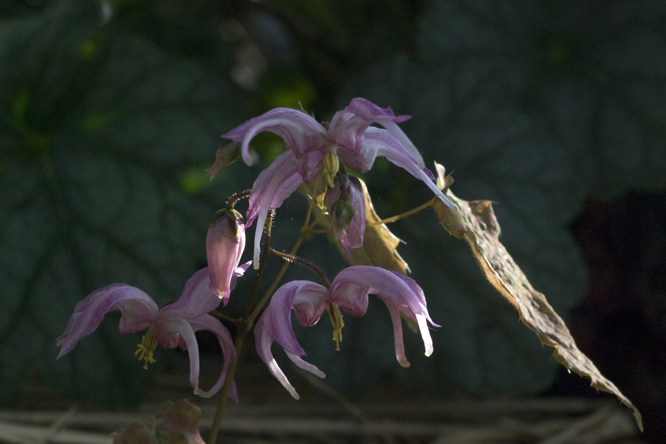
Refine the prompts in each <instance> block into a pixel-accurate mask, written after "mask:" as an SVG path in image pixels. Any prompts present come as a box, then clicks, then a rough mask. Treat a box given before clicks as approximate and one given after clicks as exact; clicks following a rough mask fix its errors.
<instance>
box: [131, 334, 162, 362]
mask: <svg viewBox="0 0 666 444" xmlns="http://www.w3.org/2000/svg"><path fill="white" fill-rule="evenodd" d="M138 347H139V348H138V350H137V351H135V352H134V356H138V357H139V361H141V360H142V359H143V360H144V361H145V363H144V364H143V368H144V369H146V370H148V363H151V364H154V363H155V362H157V361H155V358H153V352H154V351H155V348H156V347H157V339H155V336H153V330H152V329H150V328H149V329H148V332H146V334H145V335H143V338H142V339H141V344H139V345H138Z"/></svg>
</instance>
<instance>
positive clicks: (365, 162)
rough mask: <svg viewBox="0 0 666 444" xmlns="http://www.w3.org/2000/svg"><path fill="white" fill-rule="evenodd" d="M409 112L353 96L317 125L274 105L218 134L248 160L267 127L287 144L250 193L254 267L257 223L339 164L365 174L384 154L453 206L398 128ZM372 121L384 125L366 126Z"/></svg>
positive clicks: (330, 174) (258, 234)
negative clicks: (397, 111) (398, 112)
mask: <svg viewBox="0 0 666 444" xmlns="http://www.w3.org/2000/svg"><path fill="white" fill-rule="evenodd" d="M407 119H409V116H396V115H395V114H393V111H392V110H391V108H386V109H382V108H380V107H378V106H377V105H375V104H373V103H371V102H369V101H368V100H366V99H362V98H356V99H353V100H352V101H351V103H350V104H349V105H348V106H347V107H346V108H345V109H343V110H342V111H338V112H337V113H335V115H334V116H333V120H332V121H331V123H330V125H326V126H324V125H322V124H320V123H319V122H317V121H316V120H315V119H314V118H312V117H311V116H309V115H308V114H306V113H304V112H302V111H297V110H294V109H289V108H275V109H273V110H270V111H268V112H266V113H264V114H263V115H261V116H259V117H255V118H254V119H251V120H248V121H247V122H245V123H244V124H242V125H240V126H239V127H237V128H235V129H233V130H231V131H230V132H228V133H226V134H224V135H222V137H224V138H226V139H229V140H232V141H234V142H238V143H241V153H242V156H243V160H244V161H245V163H246V164H248V165H249V164H250V153H249V143H250V141H251V140H252V138H254V136H256V135H257V134H258V133H260V132H262V131H270V132H272V133H275V134H277V135H278V136H280V137H281V138H282V139H284V141H285V143H286V144H287V146H288V147H289V148H290V149H289V150H287V151H286V152H284V153H282V154H280V155H279V156H278V157H277V158H276V159H275V160H274V161H273V163H272V164H271V165H270V166H269V167H268V168H266V169H265V170H264V171H263V172H262V173H261V174H260V175H259V177H257V179H256V181H255V182H254V185H253V187H252V194H251V195H250V206H249V208H248V211H247V225H248V226H250V225H251V224H252V223H253V221H254V220H255V219H257V229H256V232H255V237H254V266H255V268H256V267H258V266H259V251H260V242H261V236H262V233H263V226H264V223H265V221H266V217H267V215H268V212H269V211H270V210H272V209H275V208H278V207H279V206H280V205H282V202H283V201H284V200H285V199H286V198H287V197H288V196H289V195H291V193H293V192H294V190H296V188H298V186H299V185H300V184H301V183H302V182H303V181H305V182H308V183H310V182H311V181H312V180H313V179H314V178H315V177H317V176H318V175H319V174H321V173H322V172H324V173H325V174H326V175H327V176H328V182H329V184H331V187H332V177H333V176H335V174H336V173H337V168H338V166H339V162H343V163H344V164H345V165H347V166H348V167H350V168H353V169H354V170H356V171H359V172H361V173H365V172H367V171H368V170H369V169H370V168H371V167H372V164H373V163H374V161H375V158H376V157H377V156H380V157H385V158H386V159H388V160H389V161H391V162H392V163H394V164H396V165H397V166H399V167H401V168H403V169H405V170H406V171H408V172H409V173H411V174H412V175H413V176H414V177H416V178H418V179H421V180H422V181H423V182H424V183H425V184H426V185H427V186H428V187H429V188H430V189H431V190H432V191H433V192H434V193H435V194H436V195H437V196H438V197H439V198H440V199H441V200H442V201H443V202H444V203H445V204H446V205H448V206H449V207H451V208H452V209H456V206H455V204H454V203H453V202H451V201H450V200H449V199H448V198H447V197H446V196H444V194H442V192H441V191H440V190H439V189H438V188H437V187H436V186H435V184H434V183H433V179H434V175H433V174H432V173H431V172H430V171H429V170H428V169H426V168H425V165H424V162H423V158H422V157H421V154H420V153H419V152H418V150H417V149H416V147H415V146H414V144H413V143H412V142H411V141H410V140H409V138H408V137H407V136H406V135H405V133H404V132H403V131H402V130H401V129H400V128H399V127H398V125H397V124H398V123H401V122H404V121H405V120H407ZM373 123H377V124H380V125H382V126H383V127H384V128H376V127H372V126H370V125H371V124H373Z"/></svg>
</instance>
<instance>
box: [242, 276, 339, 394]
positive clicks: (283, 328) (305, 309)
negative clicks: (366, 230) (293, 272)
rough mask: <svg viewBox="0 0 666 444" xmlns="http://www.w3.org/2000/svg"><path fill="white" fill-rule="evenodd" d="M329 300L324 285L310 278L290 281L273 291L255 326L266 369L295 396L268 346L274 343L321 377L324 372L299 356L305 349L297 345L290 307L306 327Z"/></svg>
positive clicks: (302, 354) (259, 351)
mask: <svg viewBox="0 0 666 444" xmlns="http://www.w3.org/2000/svg"><path fill="white" fill-rule="evenodd" d="M328 303H329V293H328V290H327V289H326V288H325V287H323V286H321V285H319V284H316V283H314V282H310V281H291V282H289V283H287V284H285V285H283V286H282V287H280V288H279V289H278V290H277V291H276V292H275V294H274V295H273V298H272V299H271V302H270V303H269V304H268V307H266V310H265V311H264V313H263V314H262V315H261V317H260V318H259V321H258V322H257V324H256V326H255V327H254V336H255V341H256V345H257V354H258V355H259V357H260V358H261V360H262V361H264V363H265V364H266V365H267V366H268V370H269V371H270V373H271V374H272V375H273V376H274V377H275V379H277V380H278V381H280V383H281V384H282V385H283V386H284V388H286V389H287V390H288V391H289V393H291V396H293V397H294V398H295V399H299V396H298V393H296V390H295V389H294V387H293V386H292V385H291V384H290V383H289V380H288V379H287V377H286V376H285V375H284V373H283V372H282V370H281V369H280V367H279V366H278V364H277V362H276V361H275V358H274V357H273V353H272V352H271V346H272V345H273V342H277V343H278V344H279V345H280V346H282V348H284V350H285V351H286V352H287V356H289V358H290V359H291V360H292V361H293V362H294V363H295V364H296V365H298V366H299V367H300V368H302V369H304V370H307V371H309V372H312V373H314V374H315V375H317V376H320V377H323V376H322V375H323V373H322V372H321V371H320V370H319V369H318V368H317V367H315V366H314V365H312V364H308V363H306V362H305V361H303V360H302V359H300V357H301V356H304V355H305V350H303V349H302V348H301V346H300V345H299V344H298V341H297V340H296V336H295V335H294V330H293V328H292V326H291V309H292V307H293V309H294V310H295V311H296V318H297V319H298V321H299V322H300V323H301V324H302V325H304V326H307V327H309V326H312V325H314V324H316V323H317V321H318V320H319V318H320V317H321V315H322V314H323V313H324V311H326V307H327V306H328Z"/></svg>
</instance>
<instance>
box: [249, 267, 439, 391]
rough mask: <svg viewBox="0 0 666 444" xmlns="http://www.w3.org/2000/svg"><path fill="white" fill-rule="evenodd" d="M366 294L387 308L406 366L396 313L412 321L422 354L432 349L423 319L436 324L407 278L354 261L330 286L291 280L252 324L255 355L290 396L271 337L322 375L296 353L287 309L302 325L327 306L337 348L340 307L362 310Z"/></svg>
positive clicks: (305, 367) (352, 311)
mask: <svg viewBox="0 0 666 444" xmlns="http://www.w3.org/2000/svg"><path fill="white" fill-rule="evenodd" d="M369 294H376V295H377V296H379V298H380V299H382V301H384V303H385V304H386V307H387V308H388V311H389V313H390V315H391V319H392V322H393V336H394V341H395V355H396V358H397V360H398V363H399V364H400V365H401V366H403V367H409V361H407V358H406V356H405V347H404V343H403V337H402V321H401V319H400V313H403V314H405V315H406V316H407V317H409V318H410V319H412V320H414V321H416V323H417V324H418V326H419V330H420V332H421V337H422V339H423V344H424V346H425V355H426V356H430V355H431V354H432V352H433V344H432V339H431V337H430V332H429V330H428V323H430V324H431V325H433V326H436V327H438V325H436V324H434V323H433V322H432V319H430V315H429V314H428V308H427V305H426V300H425V296H424V294H423V290H422V289H421V287H419V285H418V284H417V283H416V281H414V280H413V279H411V278H409V277H407V276H405V275H402V274H400V273H396V272H394V271H389V270H386V269H383V268H379V267H371V266H365V265H356V266H352V267H347V268H345V269H344V270H342V271H341V272H340V273H338V275H337V276H336V277H335V279H334V280H333V282H332V283H331V286H330V288H326V287H325V286H323V285H320V284H317V283H315V282H310V281H291V282H289V283H287V284H285V285H283V286H282V287H280V288H279V289H278V290H277V291H276V292H275V294H274V295H273V298H272V299H271V302H270V303H269V304H268V307H266V310H265V311H264V313H263V314H262V315H261V317H260V319H259V321H258V322H257V324H256V326H255V328H254V335H255V341H256V345H257V353H258V354H259V357H260V358H261V359H262V360H263V361H264V363H265V364H266V365H267V366H268V370H269V371H270V373H271V374H272V375H273V376H274V377H275V378H276V379H277V380H278V381H280V383H281V384H282V385H283V386H284V388H286V389H287V390H288V391H289V393H290V394H291V396H293V397H294V398H295V399H299V396H298V393H296V390H295V389H294V387H293V386H292V385H291V384H290V383H289V380H288V379H287V377H286V376H285V374H284V373H283V372H282V370H281V369H280V367H279V366H278V364H277V362H276V361H275V358H274V357H273V353H272V351H271V346H272V345H273V342H277V343H278V344H279V345H280V346H281V347H282V348H283V349H284V351H285V353H286V354H287V356H288V357H289V359H291V361H292V362H293V363H294V364H296V365H297V366H298V367H300V368H302V369H303V370H307V371H309V372H311V373H313V374H314V375H316V376H319V377H320V378H323V377H325V376H326V375H325V374H324V373H323V372H322V371H321V370H319V369H318V368H317V367H316V366H314V365H312V364H309V363H307V362H305V361H304V360H303V359H301V357H302V356H304V355H305V354H306V353H305V351H304V350H303V349H302V348H301V346H300V345H299V344H298V341H297V340H296V336H295V335H294V331H293V329H292V324H291V310H292V309H293V310H294V312H295V313H296V319H297V320H298V322H299V323H300V324H301V325H302V326H304V327H311V326H313V325H315V324H316V323H317V322H318V321H319V319H320V318H321V316H322V315H323V314H324V312H325V311H328V314H329V316H330V319H331V322H332V323H333V327H334V330H333V340H334V341H336V343H337V348H338V349H339V344H340V341H341V340H342V327H343V326H344V323H343V321H342V313H341V311H340V310H341V309H342V310H344V311H345V312H347V313H348V314H349V315H350V316H363V315H364V314H365V313H366V311H367V310H368V295H369Z"/></svg>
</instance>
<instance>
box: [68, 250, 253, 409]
mask: <svg viewBox="0 0 666 444" xmlns="http://www.w3.org/2000/svg"><path fill="white" fill-rule="evenodd" d="M249 265H250V263H249V262H248V263H247V264H244V265H242V266H240V267H238V268H237V269H236V271H235V273H234V277H233V279H232V282H231V286H232V288H233V287H235V284H236V278H237V277H239V276H242V275H243V273H244V272H245V270H246V269H247V268H248V267H249ZM209 287H210V278H209V273H208V268H203V269H201V270H199V271H197V272H196V273H194V274H193V275H192V277H190V279H188V281H187V282H186V283H185V288H184V289H183V294H182V295H181V296H180V298H179V299H178V300H177V301H176V302H174V303H173V304H169V305H166V306H165V307H163V308H161V309H158V307H157V304H156V303H155V301H154V300H153V299H152V298H151V297H150V296H148V295H147V294H146V293H144V292H143V291H142V290H140V289H138V288H136V287H132V286H130V285H127V284H111V285H108V286H106V287H104V288H100V289H98V290H95V291H93V292H92V293H90V294H89V295H88V296H86V297H85V298H84V299H83V300H81V301H80V302H79V303H78V304H76V307H75V308H74V314H73V315H72V317H71V318H70V320H69V323H68V324H67V328H66V329H65V333H63V334H62V335H61V336H60V337H59V338H58V339H57V340H56V345H57V346H58V347H61V348H60V353H59V354H58V358H60V357H62V356H64V355H66V354H67V353H69V352H70V351H72V349H73V348H74V347H75V346H76V344H77V343H78V342H79V341H80V340H81V339H83V338H84V337H86V336H88V335H89V334H90V333H92V332H93V331H95V330H96V329H97V327H99V325H100V323H101V322H102V319H103V318H104V315H105V314H106V313H108V312H110V311H114V310H120V312H121V313H122V316H121V317H120V324H119V330H120V333H123V334H127V333H136V332H138V331H141V330H143V329H145V328H146V327H147V328H148V331H147V332H146V333H145V334H144V335H143V339H142V342H141V344H139V345H138V347H139V348H138V350H137V351H136V353H135V355H138V357H139V360H143V361H145V363H144V368H148V363H154V362H155V358H154V357H153V352H154V351H155V348H156V347H157V344H158V343H159V344H161V345H162V346H163V347H165V348H175V347H180V348H181V349H183V350H187V352H188V354H189V357H190V384H191V385H192V388H193V389H194V394H196V395H199V396H201V397H204V398H208V397H211V396H213V395H214V394H215V393H217V392H218V391H219V390H220V389H221V388H222V385H223V384H224V378H225V376H226V373H227V369H228V368H229V364H230V363H231V361H233V359H234V358H235V356H236V350H235V348H234V344H233V341H232V339H231V335H230V334H229V332H228V331H227V329H226V328H225V327H224V325H223V324H222V323H221V322H220V321H219V320H218V319H216V318H214V317H213V316H211V315H209V314H207V313H208V312H209V311H211V310H214V309H215V308H217V306H218V305H219V303H220V300H219V299H218V297H217V295H216V294H214V293H213V292H211V291H210V289H209ZM199 330H207V331H210V332H212V333H214V334H215V335H216V336H217V339H218V341H219V343H220V347H221V348H222V354H223V355H224V363H223V366H222V372H221V373H220V377H219V379H218V380H217V382H216V383H215V385H213V387H212V388H211V389H210V390H207V391H205V390H201V389H200V388H199V347H198V344H197V340H196V337H195V335H194V333H195V332H197V331H199ZM231 397H232V399H234V400H235V401H237V399H238V395H237V392H236V390H235V387H233V388H232V392H231Z"/></svg>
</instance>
